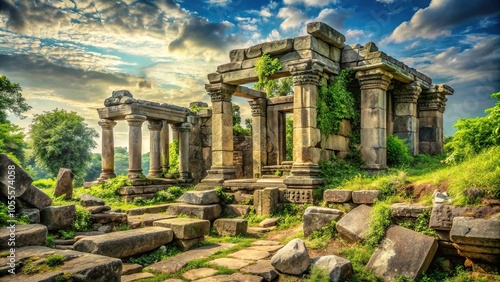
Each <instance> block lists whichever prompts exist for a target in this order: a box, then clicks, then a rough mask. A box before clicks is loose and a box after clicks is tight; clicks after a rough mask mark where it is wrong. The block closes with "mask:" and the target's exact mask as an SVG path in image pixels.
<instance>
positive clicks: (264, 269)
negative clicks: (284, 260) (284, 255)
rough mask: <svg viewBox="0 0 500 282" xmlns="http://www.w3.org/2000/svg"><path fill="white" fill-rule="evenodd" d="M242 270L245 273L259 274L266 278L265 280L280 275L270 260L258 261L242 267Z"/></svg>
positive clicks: (271, 279)
mask: <svg viewBox="0 0 500 282" xmlns="http://www.w3.org/2000/svg"><path fill="white" fill-rule="evenodd" d="M240 271H241V272H243V273H250V274H253V275H258V276H260V277H262V278H264V280H265V281H273V280H274V279H275V278H276V277H278V273H277V272H276V270H275V269H274V267H273V266H272V265H271V261H270V260H261V261H258V262H257V263H256V264H252V265H249V266H245V267H243V268H241V269H240Z"/></svg>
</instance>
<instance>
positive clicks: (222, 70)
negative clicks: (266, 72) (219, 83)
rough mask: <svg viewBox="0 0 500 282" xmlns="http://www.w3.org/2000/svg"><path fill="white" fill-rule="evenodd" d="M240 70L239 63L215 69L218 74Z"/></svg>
mask: <svg viewBox="0 0 500 282" xmlns="http://www.w3.org/2000/svg"><path fill="white" fill-rule="evenodd" d="M240 69H241V62H234V63H228V64H224V65H220V66H218V67H217V72H218V73H225V72H230V71H235V70H240Z"/></svg>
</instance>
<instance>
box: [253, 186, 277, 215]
mask: <svg viewBox="0 0 500 282" xmlns="http://www.w3.org/2000/svg"><path fill="white" fill-rule="evenodd" d="M279 197H280V191H279V188H264V189H263V190H255V192H254V194H253V201H254V206H255V213H256V214H257V215H270V214H272V213H273V211H274V209H275V208H276V206H277V205H278V202H279Z"/></svg>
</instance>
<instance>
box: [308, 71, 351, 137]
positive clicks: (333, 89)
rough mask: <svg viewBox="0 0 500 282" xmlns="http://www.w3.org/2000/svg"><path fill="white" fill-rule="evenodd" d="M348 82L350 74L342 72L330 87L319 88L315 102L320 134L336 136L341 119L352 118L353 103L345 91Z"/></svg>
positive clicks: (349, 93)
mask: <svg viewBox="0 0 500 282" xmlns="http://www.w3.org/2000/svg"><path fill="white" fill-rule="evenodd" d="M350 80H351V78H350V72H349V71H348V70H342V71H340V73H339V75H338V76H337V77H335V79H333V81H332V82H331V83H330V85H326V84H323V86H321V88H320V90H319V93H318V101H317V120H318V128H319V129H320V130H321V133H323V134H338V133H339V131H340V124H341V123H342V119H351V118H354V116H355V107H354V105H355V101H354V97H353V95H352V93H351V92H350V91H349V90H348V89H347V84H348V83H349V81H350Z"/></svg>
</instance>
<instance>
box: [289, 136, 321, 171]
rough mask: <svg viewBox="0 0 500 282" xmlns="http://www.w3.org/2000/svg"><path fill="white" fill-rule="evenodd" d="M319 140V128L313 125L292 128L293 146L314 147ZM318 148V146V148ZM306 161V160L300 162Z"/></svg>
mask: <svg viewBox="0 0 500 282" xmlns="http://www.w3.org/2000/svg"><path fill="white" fill-rule="evenodd" d="M320 141H321V134H320V131H319V129H317V128H313V127H307V128H304V127H297V128H294V129H293V146H294V147H295V146H297V147H302V149H305V148H307V147H316V146H317V145H318V143H319V142H320ZM318 149H319V148H318ZM302 163H307V162H302Z"/></svg>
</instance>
